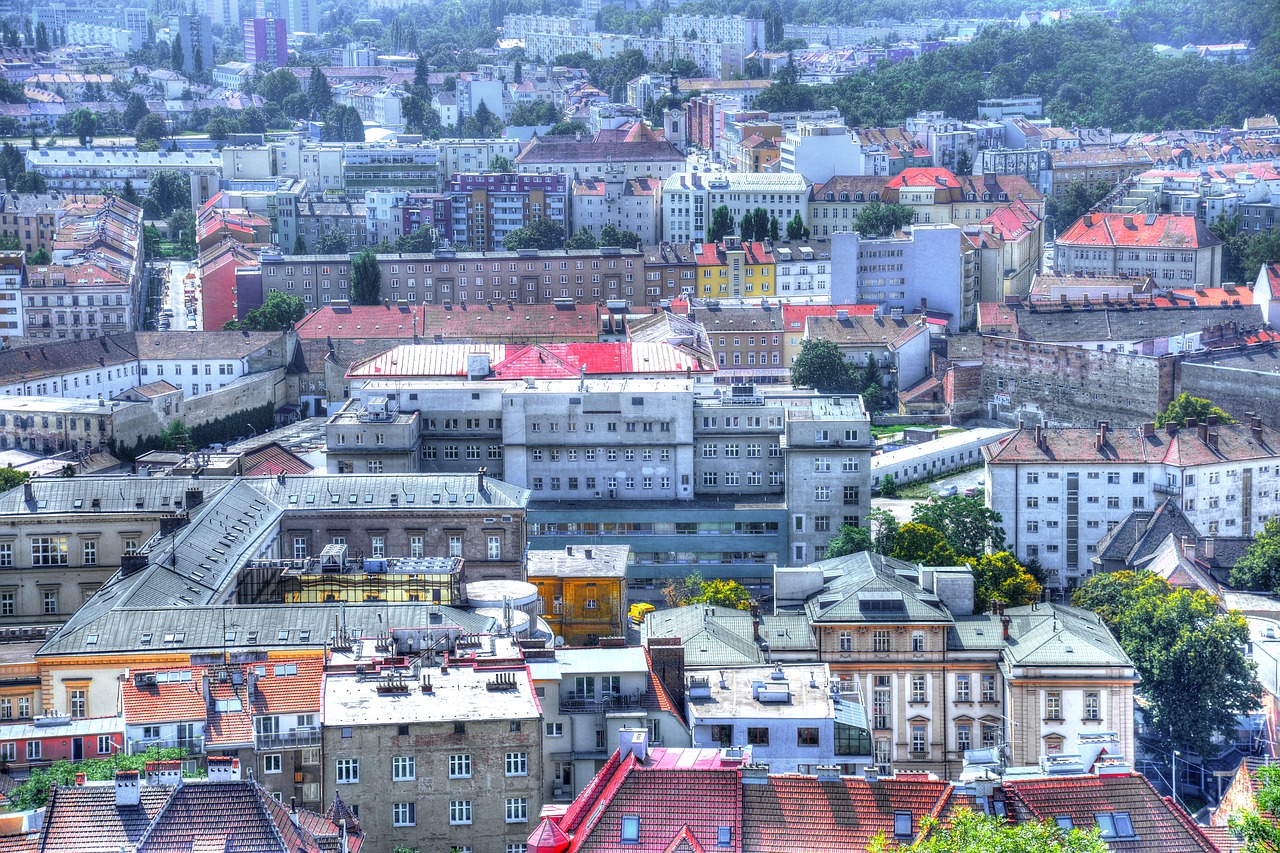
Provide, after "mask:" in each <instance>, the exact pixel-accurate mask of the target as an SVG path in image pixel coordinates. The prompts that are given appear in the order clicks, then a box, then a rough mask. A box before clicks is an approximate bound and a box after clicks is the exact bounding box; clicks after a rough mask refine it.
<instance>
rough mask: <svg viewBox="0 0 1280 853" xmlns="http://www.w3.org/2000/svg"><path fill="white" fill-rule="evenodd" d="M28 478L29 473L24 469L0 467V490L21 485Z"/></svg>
mask: <svg viewBox="0 0 1280 853" xmlns="http://www.w3.org/2000/svg"><path fill="white" fill-rule="evenodd" d="M30 479H31V475H30V474H28V473H27V472H26V471H19V470H18V469H17V468H9V467H6V468H0V492H7V491H9V490H10V489H12V488H15V487H16V486H21V485H22V484H23V483H25V482H27V480H30Z"/></svg>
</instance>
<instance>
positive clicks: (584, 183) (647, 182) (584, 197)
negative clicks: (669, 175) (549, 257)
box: [572, 170, 662, 295]
mask: <svg viewBox="0 0 1280 853" xmlns="http://www.w3.org/2000/svg"><path fill="white" fill-rule="evenodd" d="M661 198H662V184H661V183H660V182H659V181H658V180H657V179H656V178H626V177H624V176H623V174H622V172H621V170H617V171H613V172H607V173H606V174H605V175H604V177H603V178H590V177H587V178H580V179H577V180H575V181H574V182H573V216H572V223H573V230H575V231H577V230H578V229H579V228H586V229H587V230H588V231H590V232H591V233H592V235H594V236H595V237H596V238H599V237H600V231H601V229H602V228H604V226H606V225H612V226H613V227H614V228H617V229H618V230H619V231H630V232H632V233H633V234H635V235H636V236H637V237H639V238H640V242H641V244H643V245H645V246H653V245H655V244H656V243H657V242H658V241H659V238H660V237H661V236H662V229H661V223H660V212H661V209H662V206H661ZM650 295H652V294H650Z"/></svg>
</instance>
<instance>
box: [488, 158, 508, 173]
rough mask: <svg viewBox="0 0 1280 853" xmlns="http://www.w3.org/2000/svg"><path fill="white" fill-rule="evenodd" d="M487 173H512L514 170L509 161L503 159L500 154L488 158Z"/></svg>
mask: <svg viewBox="0 0 1280 853" xmlns="http://www.w3.org/2000/svg"><path fill="white" fill-rule="evenodd" d="M489 171H490V172H512V171H514V168H513V167H512V165H511V160H510V159H508V158H507V157H503V156H502V155H501V154H494V155H493V156H492V157H490V158H489Z"/></svg>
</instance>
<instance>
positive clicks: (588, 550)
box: [582, 548, 595, 560]
mask: <svg viewBox="0 0 1280 853" xmlns="http://www.w3.org/2000/svg"><path fill="white" fill-rule="evenodd" d="M594 553H595V549H593V548H583V549H582V556H583V557H584V558H585V559H587V560H590V559H592V556H591V555H592V554H594Z"/></svg>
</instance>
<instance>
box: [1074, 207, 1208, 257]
mask: <svg viewBox="0 0 1280 853" xmlns="http://www.w3.org/2000/svg"><path fill="white" fill-rule="evenodd" d="M1058 243H1059V245H1061V246H1067V247H1076V246H1079V247H1086V246H1102V247H1111V248H1116V247H1121V246H1133V247H1149V248H1157V247H1158V248H1167V249H1200V248H1206V247H1210V246H1218V245H1221V244H1222V241H1221V240H1219V239H1218V238H1217V237H1216V236H1214V234H1213V232H1212V231H1210V230H1209V227H1208V226H1207V225H1205V224H1204V223H1203V222H1201V221H1200V220H1199V219H1197V218H1195V217H1194V216H1172V215H1167V214H1160V215H1156V216H1140V215H1138V216H1130V215H1127V214H1120V213H1090V214H1086V215H1084V216H1082V217H1080V218H1079V219H1077V220H1076V221H1075V222H1074V223H1072V225H1071V227H1070V228H1068V229H1067V230H1066V231H1065V232H1064V233H1063V234H1061V235H1059V237H1058Z"/></svg>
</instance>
